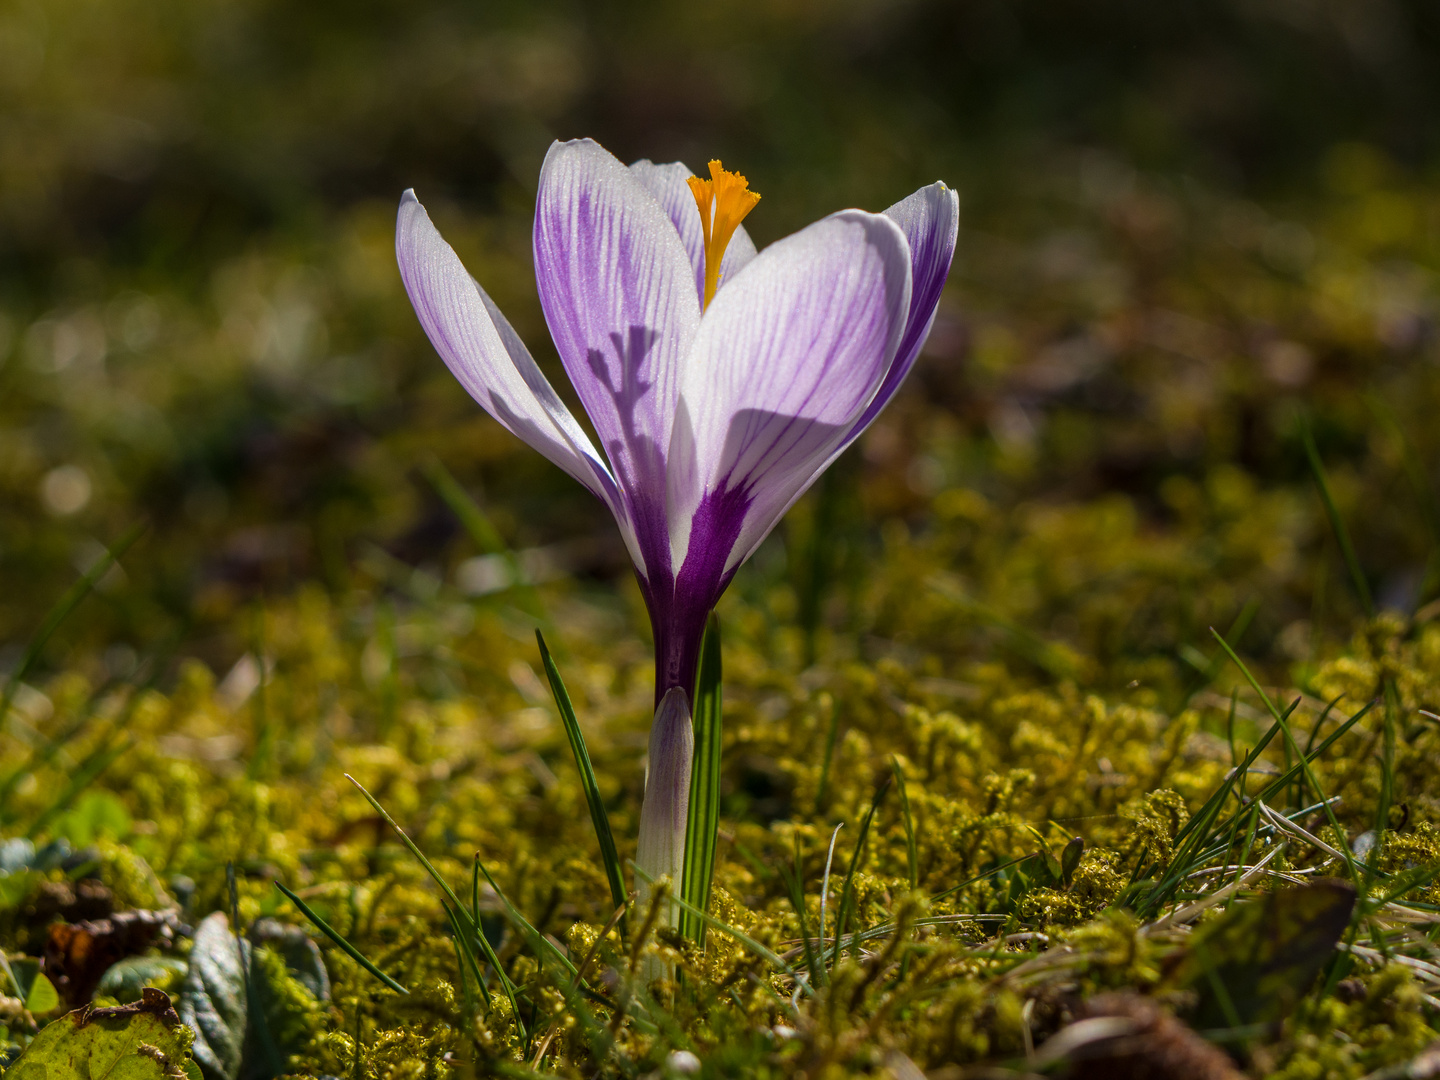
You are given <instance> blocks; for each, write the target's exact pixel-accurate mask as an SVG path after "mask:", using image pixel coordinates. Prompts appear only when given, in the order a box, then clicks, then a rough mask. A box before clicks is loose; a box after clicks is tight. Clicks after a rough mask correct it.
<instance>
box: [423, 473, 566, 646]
mask: <svg viewBox="0 0 1440 1080" xmlns="http://www.w3.org/2000/svg"><path fill="white" fill-rule="evenodd" d="M420 471H421V473H422V474H424V476H425V479H426V480H428V481H429V482H430V486H431V487H433V488H434V489H435V494H437V495H439V496H440V498H441V499H442V500H444V503H445V505H446V506H448V507H449V508H450V512H451V513H452V514H454V515H455V517H456V518H458V519H459V521H460V525H461V526H462V527H463V528H464V529H465V532H466V533H467V534H468V535H469V537H470V539H471V541H473V542H474V544H475V546H476V547H477V548H479V549H480V552H481V554H483V555H498V556H500V558H502V559H504V560H505V568H506V569H507V570H509V571H510V581H511V582H512V585H511V588H515V589H519V590H521V595H522V597H523V598H524V601H525V605H526V606H528V607H529V608H530V609H531V610H530V611H528V612H527V613H528V614H530V615H533V616H534V617H535V618H536V619H538V620H539V621H540V622H541V623H542V624H543V625H545V626H549V625H550V623H549V620H548V619H546V618H545V616H544V610H545V609H544V606H543V605H542V604H541V602H540V594H539V593H538V592H537V591H536V589H535V586H534V585H533V584H532V583H531V582H530V579H529V578H528V577H527V576H526V574H525V568H524V567H523V566H521V565H520V559H519V556H517V555H516V554H515V551H514V549H513V548H511V547H510V545H509V544H507V543H505V540H504V538H503V537H502V536H501V535H500V531H499V530H498V529H496V528H495V524H494V522H492V521H491V520H490V518H489V516H488V515H487V514H486V513H485V511H484V510H482V509H481V508H480V504H479V503H477V502H476V501H475V500H474V498H472V497H471V495H470V493H469V492H468V491H466V490H465V489H464V488H463V487H462V486H461V485H460V481H458V480H456V479H455V477H454V475H453V474H451V472H450V470H449V469H447V468H445V466H444V465H442V464H441V463H440V459H439V458H433V457H432V458H428V459H427V460H425V461H422V462H421V463H420Z"/></svg>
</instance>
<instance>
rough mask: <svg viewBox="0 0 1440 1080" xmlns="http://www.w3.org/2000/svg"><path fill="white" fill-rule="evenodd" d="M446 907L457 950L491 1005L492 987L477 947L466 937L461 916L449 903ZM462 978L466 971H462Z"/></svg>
mask: <svg viewBox="0 0 1440 1080" xmlns="http://www.w3.org/2000/svg"><path fill="white" fill-rule="evenodd" d="M440 906H441V907H443V908H444V909H445V917H446V918H447V919H449V920H450V930H451V932H452V933H453V934H454V935H455V951H456V952H458V953H459V954H460V956H461V962H462V964H463V965H464V967H466V968H468V969H469V970H470V975H471V977H472V978H474V980H475V984H476V985H477V986H479V987H480V993H481V994H483V995H484V996H485V1007H486V1008H487V1009H488V1008H489V1007H490V988H489V987H488V986H486V985H485V976H484V975H483V974H482V973H481V971H480V965H479V963H478V962H477V961H476V960H475V949H474V946H473V945H472V944H471V942H469V941H467V940H466V938H465V927H464V926H462V925H461V924H460V916H459V915H457V914H456V913H455V911H454V910H453V909H452V908H451V907H450V905H449V904H441V905H440ZM460 975H461V977H462V979H463V978H464V975H465V972H464V971H463V970H462V971H461V972H460Z"/></svg>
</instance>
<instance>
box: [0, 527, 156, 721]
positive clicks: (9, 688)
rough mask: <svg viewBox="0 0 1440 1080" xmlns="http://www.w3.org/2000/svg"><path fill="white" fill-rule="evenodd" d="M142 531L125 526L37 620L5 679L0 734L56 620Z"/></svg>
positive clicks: (57, 625) (70, 609) (87, 592)
mask: <svg viewBox="0 0 1440 1080" xmlns="http://www.w3.org/2000/svg"><path fill="white" fill-rule="evenodd" d="M144 531H145V526H144V524H143V523H136V524H134V525H132V526H130V528H128V529H126V530H125V532H124V534H123V535H122V536H121V537H120V539H119V540H117V541H115V543H114V545H112V546H111V547H109V548H107V549H106V550H105V554H104V555H102V556H100V558H98V559H96V560H95V564H94V565H93V566H91V567H90V569H89V570H86V571H85V573H84V574H82V575H81V576H80V580H79V581H77V582H75V584H74V585H72V586H70V588H69V589H67V590H66V592H65V595H64V596H62V597H60V599H59V600H58V601H56V603H55V606H54V607H52V608H51V609H50V610H49V611H48V612H47V613H46V615H45V618H44V620H43V621H42V622H41V623H40V629H38V630H36V631H35V636H34V637H32V638H31V639H30V643H29V644H28V645H26V646H25V651H24V652H23V653H21V654H20V662H19V664H17V665H16V666H15V670H14V671H13V672H11V674H10V678H9V679H8V680H7V681H6V683H5V692H4V694H3V695H0V735H3V734H4V732H5V729H6V727H8V726H9V721H10V706H11V705H13V704H14V703H15V694H16V693H17V692H18V691H19V689H20V683H21V682H22V681H23V680H24V678H25V676H26V675H28V674H30V669H31V668H32V667H34V666H35V661H36V660H38V659H39V658H40V653H41V651H42V650H43V649H44V648H45V646H46V645H47V644H48V643H49V641H50V638H51V636H52V635H54V633H55V631H56V630H58V629H59V628H60V624H61V623H63V622H64V621H65V620H66V619H68V618H69V617H70V615H71V613H72V612H74V610H75V609H76V608H77V607H79V606H80V602H81V601H82V600H84V599H85V597H87V596H89V595H90V592H91V590H92V589H94V588H95V586H96V585H97V584H99V582H100V580H101V579H102V578H103V577H104V576H105V575H106V574H108V573H109V572H110V568H111V567H113V566H114V565H115V564H116V563H117V562H118V561H119V560H120V557H121V556H122V555H124V554H125V552H127V551H129V550H130V547H131V545H133V544H134V543H135V541H136V540H138V539H140V534H141V533H143V532H144Z"/></svg>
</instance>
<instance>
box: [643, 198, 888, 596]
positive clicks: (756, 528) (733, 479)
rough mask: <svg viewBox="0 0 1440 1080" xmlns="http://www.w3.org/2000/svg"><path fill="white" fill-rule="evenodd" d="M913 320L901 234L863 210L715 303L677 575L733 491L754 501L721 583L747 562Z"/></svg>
mask: <svg viewBox="0 0 1440 1080" xmlns="http://www.w3.org/2000/svg"><path fill="white" fill-rule="evenodd" d="M909 309H910V256H909V249H908V246H907V244H906V241H905V239H904V236H903V234H902V233H901V231H900V229H899V227H898V226H897V225H896V224H895V223H894V222H893V221H891V220H890V219H889V218H886V217H884V216H883V215H879V214H866V213H864V212H863V211H859V210H848V211H844V212H842V213H840V214H836V215H832V216H831V217H829V218H826V219H824V220H823V221H820V222H817V223H816V224H814V225H812V226H810V227H809V228H807V229H805V230H802V231H801V232H799V233H796V234H795V235H794V236H791V237H788V238H786V239H785V240H782V241H780V242H779V243H777V244H774V245H772V246H771V247H769V248H767V249H766V250H765V251H763V252H761V254H760V255H759V256H758V257H757V258H756V259H755V261H754V262H752V263H751V264H750V266H749V268H747V269H746V271H745V272H744V273H743V274H741V275H740V276H739V277H738V278H737V280H736V281H735V283H734V284H733V285H732V286H731V288H730V289H729V290H727V291H726V292H725V293H724V294H720V295H717V296H716V298H715V301H714V303H712V304H711V306H710V310H709V311H708V312H707V313H706V317H705V320H704V322H703V323H702V324H701V327H700V332H699V334H698V335H697V336H696V340H695V346H694V349H693V351H692V355H691V357H690V359H689V361H688V363H687V365H686V369H685V373H684V381H683V383H682V386H681V399H680V404H679V406H678V407H677V410H676V419H675V424H674V428H673V431H672V435H671V446H670V484H669V496H668V497H669V509H670V520H671V544H672V562H673V563H674V564H676V565H681V566H683V565H684V564H685V563H686V562H687V561H688V558H689V555H688V552H689V549H690V547H691V545H692V541H693V542H703V541H704V537H703V534H701V533H700V532H699V531H698V528H697V524H696V523H697V514H698V511H699V508H700V504H701V502H702V500H703V499H704V498H705V496H706V495H709V494H719V493H725V492H730V491H737V492H740V493H742V494H743V495H744V497H745V499H746V503H745V508H744V512H743V514H742V515H741V517H742V520H741V522H740V524H739V527H738V529H737V530H736V531H735V533H734V536H733V538H732V544H731V548H730V550H729V551H728V552H727V557H726V560H725V561H724V563H722V569H723V571H729V570H732V569H733V568H734V567H735V566H736V565H738V564H739V563H740V562H742V561H743V560H744V559H745V558H746V557H748V555H749V554H750V552H751V551H753V550H754V548H755V547H756V546H757V545H758V544H759V543H760V541H761V540H763V539H764V537H765V535H766V534H768V533H769V531H770V529H771V528H772V527H773V526H774V524H775V521H776V520H777V519H778V517H779V514H780V513H781V512H782V511H783V509H784V508H785V507H786V506H787V505H788V504H789V502H790V499H791V497H792V495H793V493H794V492H795V491H796V490H798V489H800V488H801V487H803V486H804V485H806V484H808V483H809V482H810V480H811V479H812V478H813V477H814V475H815V473H816V472H817V471H818V470H819V469H820V468H822V467H823V464H824V462H825V461H826V460H827V459H828V457H829V455H830V452H831V451H832V450H833V449H834V447H835V446H836V444H837V443H838V442H839V441H840V439H841V437H842V436H843V435H844V434H845V432H846V431H848V430H849V428H850V427H851V426H852V425H853V424H854V423H855V421H856V420H857V419H858V418H859V416H860V414H861V413H862V412H863V411H864V409H865V407H866V406H867V405H868V404H869V403H870V400H871V398H872V397H873V396H874V394H875V391H876V390H877V388H878V387H879V385H880V382H881V380H882V378H883V377H884V374H885V372H886V370H888V368H889V366H890V363H891V360H892V358H893V357H894V355H895V351H896V349H897V347H898V346H899V343H900V339H901V335H902V333H903V332H904V329H905V319H906V315H907V313H908V312H909Z"/></svg>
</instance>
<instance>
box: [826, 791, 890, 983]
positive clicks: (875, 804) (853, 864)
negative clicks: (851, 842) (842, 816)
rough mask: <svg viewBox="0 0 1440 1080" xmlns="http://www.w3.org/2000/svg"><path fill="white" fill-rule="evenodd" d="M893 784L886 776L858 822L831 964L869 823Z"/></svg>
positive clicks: (837, 915)
mask: <svg viewBox="0 0 1440 1080" xmlns="http://www.w3.org/2000/svg"><path fill="white" fill-rule="evenodd" d="M894 782H895V778H894V777H893V776H887V777H886V778H885V780H884V782H883V783H881V785H880V787H879V789H878V790H877V791H876V792H875V798H874V799H872V800H871V801H870V809H869V810H866V811H865V816H864V817H863V818H862V819H861V820H860V835H859V837H857V838H856V840H855V854H854V855H852V856H850V868H849V869H848V870H846V871H845V884H844V886H842V887H841V889H840V906H839V907H838V908H837V909H836V911H835V950H834V954H833V959H832V961H831V962H832V963H838V962H839V960H840V941H841V939H842V938H843V937H844V936H845V926H846V924H847V923H848V922H849V919H850V909H851V908H853V907H854V906H855V871H856V869H857V868H858V867H859V866H860V860H861V858H862V857H863V856H864V854H865V840H866V838H868V837H869V835H870V822H871V821H873V820H874V819H875V811H877V810H879V809H880V802H881V800H883V799H884V798H885V793H886V792H887V791H889V790H890V785H891V784H892V783H894Z"/></svg>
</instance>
